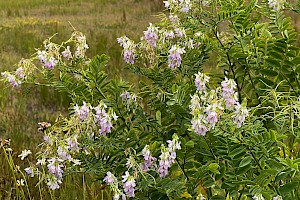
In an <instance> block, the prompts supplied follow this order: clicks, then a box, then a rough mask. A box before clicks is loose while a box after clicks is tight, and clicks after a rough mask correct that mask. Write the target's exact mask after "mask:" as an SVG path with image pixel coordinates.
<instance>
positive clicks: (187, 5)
mask: <svg viewBox="0 0 300 200" xmlns="http://www.w3.org/2000/svg"><path fill="white" fill-rule="evenodd" d="M163 3H164V4H165V7H166V8H168V9H170V10H174V9H179V10H180V11H181V12H185V13H186V12H188V11H189V10H190V9H191V6H192V4H191V1H190V0H167V1H163Z"/></svg>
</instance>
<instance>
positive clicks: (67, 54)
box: [61, 46, 72, 60]
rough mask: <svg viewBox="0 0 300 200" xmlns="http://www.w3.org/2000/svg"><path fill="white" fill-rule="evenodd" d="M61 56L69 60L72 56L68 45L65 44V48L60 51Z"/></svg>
mask: <svg viewBox="0 0 300 200" xmlns="http://www.w3.org/2000/svg"><path fill="white" fill-rule="evenodd" d="M61 54H62V56H63V57H64V58H65V59H67V60H70V59H71V58H72V53H71V51H70V46H67V48H66V49H65V50H64V51H63V52H61Z"/></svg>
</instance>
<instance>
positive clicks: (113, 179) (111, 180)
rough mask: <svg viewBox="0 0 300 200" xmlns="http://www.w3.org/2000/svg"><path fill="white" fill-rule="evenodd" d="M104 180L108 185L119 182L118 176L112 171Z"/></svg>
mask: <svg viewBox="0 0 300 200" xmlns="http://www.w3.org/2000/svg"><path fill="white" fill-rule="evenodd" d="M103 181H105V182H106V184H107V185H110V184H112V183H115V182H117V178H116V177H115V176H114V175H113V174H112V173H111V172H110V171H108V172H107V173H106V176H105V177H104V179H103Z"/></svg>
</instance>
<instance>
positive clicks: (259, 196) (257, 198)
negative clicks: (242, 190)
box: [253, 194, 265, 200]
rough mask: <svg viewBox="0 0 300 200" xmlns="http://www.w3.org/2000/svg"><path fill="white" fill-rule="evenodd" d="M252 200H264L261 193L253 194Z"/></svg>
mask: <svg viewBox="0 0 300 200" xmlns="http://www.w3.org/2000/svg"><path fill="white" fill-rule="evenodd" d="M253 200H265V198H264V197H263V195H262V194H255V195H254V196H253Z"/></svg>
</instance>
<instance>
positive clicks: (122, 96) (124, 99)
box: [120, 91, 131, 101]
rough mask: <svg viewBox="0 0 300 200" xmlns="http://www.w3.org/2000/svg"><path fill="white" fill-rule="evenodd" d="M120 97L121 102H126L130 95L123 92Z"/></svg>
mask: <svg viewBox="0 0 300 200" xmlns="http://www.w3.org/2000/svg"><path fill="white" fill-rule="evenodd" d="M120 97H121V98H122V101H127V100H129V99H130V98H131V95H130V93H129V92H128V91H125V92H123V93H122V94H121V95H120Z"/></svg>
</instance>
